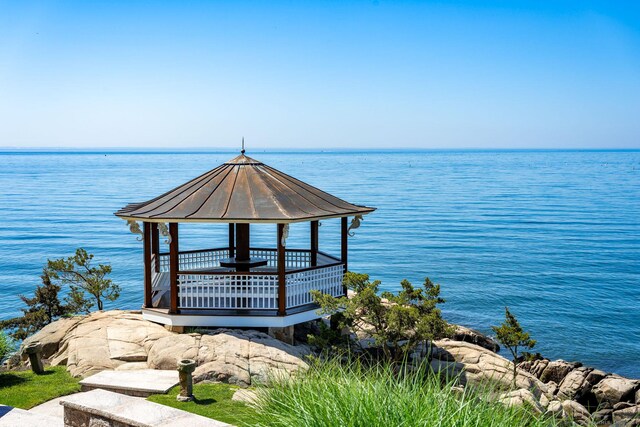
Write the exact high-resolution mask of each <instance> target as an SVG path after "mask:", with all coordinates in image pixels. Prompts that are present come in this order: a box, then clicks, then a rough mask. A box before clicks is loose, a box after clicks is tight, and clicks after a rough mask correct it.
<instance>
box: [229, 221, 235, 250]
mask: <svg viewBox="0 0 640 427" xmlns="http://www.w3.org/2000/svg"><path fill="white" fill-rule="evenodd" d="M235 249H236V225H235V224H234V223H230V224H229V257H230V258H233V257H235V256H236V250H235Z"/></svg>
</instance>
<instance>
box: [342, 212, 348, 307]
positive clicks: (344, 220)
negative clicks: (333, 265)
mask: <svg viewBox="0 0 640 427" xmlns="http://www.w3.org/2000/svg"><path fill="white" fill-rule="evenodd" d="M348 219H349V218H347V217H346V216H345V217H342V227H341V229H342V230H341V233H340V236H341V239H340V240H341V242H340V243H341V245H340V260H341V261H342V263H343V264H344V272H345V274H346V272H347V271H348V247H347V238H348V237H349V224H348ZM343 291H344V294H345V295H347V287H346V286H344V285H343Z"/></svg>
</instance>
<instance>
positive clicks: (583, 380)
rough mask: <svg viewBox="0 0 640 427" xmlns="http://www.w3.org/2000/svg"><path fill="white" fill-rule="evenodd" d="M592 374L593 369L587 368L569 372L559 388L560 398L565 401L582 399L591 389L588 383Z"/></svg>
mask: <svg viewBox="0 0 640 427" xmlns="http://www.w3.org/2000/svg"><path fill="white" fill-rule="evenodd" d="M590 373H591V369H589V368H585V367H580V368H577V369H574V370H573V371H571V372H569V374H568V375H567V376H565V377H564V379H563V380H562V382H561V383H560V385H559V387H558V397H560V398H561V399H563V400H566V399H572V400H573V399H575V400H578V399H580V398H581V397H582V396H583V395H584V394H585V393H586V392H587V391H588V390H589V388H590V387H589V383H588V382H587V377H588V376H589V374H590Z"/></svg>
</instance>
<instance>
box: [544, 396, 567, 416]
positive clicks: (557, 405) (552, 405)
mask: <svg viewBox="0 0 640 427" xmlns="http://www.w3.org/2000/svg"><path fill="white" fill-rule="evenodd" d="M547 414H549V415H551V416H553V417H556V418H564V416H565V413H564V408H563V407H562V402H560V401H559V400H552V401H551V402H549V405H548V406H547Z"/></svg>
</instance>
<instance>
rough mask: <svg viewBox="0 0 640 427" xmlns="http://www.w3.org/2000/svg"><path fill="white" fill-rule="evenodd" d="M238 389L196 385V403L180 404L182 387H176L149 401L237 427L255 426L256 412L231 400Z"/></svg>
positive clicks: (224, 385)
mask: <svg viewBox="0 0 640 427" xmlns="http://www.w3.org/2000/svg"><path fill="white" fill-rule="evenodd" d="M238 389H239V387H235V386H231V385H229V384H219V383H216V384H195V385H194V386H193V395H194V396H195V401H193V402H178V401H177V400H176V396H177V395H178V392H179V391H180V387H179V386H176V387H174V388H172V389H171V390H169V393H167V394H154V395H153V396H149V398H148V399H147V400H150V401H151V402H156V403H160V404H162V405H167V406H171V407H173V408H177V409H182V410H183V411H187V412H191V413H193V414H198V415H202V416H203V417H208V418H213V419H215V420H218V421H222V422H225V423H229V424H234V425H237V426H245V425H254V424H255V423H256V420H257V419H256V412H255V410H254V409H252V408H251V407H249V406H247V405H246V404H245V403H243V402H238V401H235V400H231V397H232V396H233V393H234V392H235V391H236V390H238Z"/></svg>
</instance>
